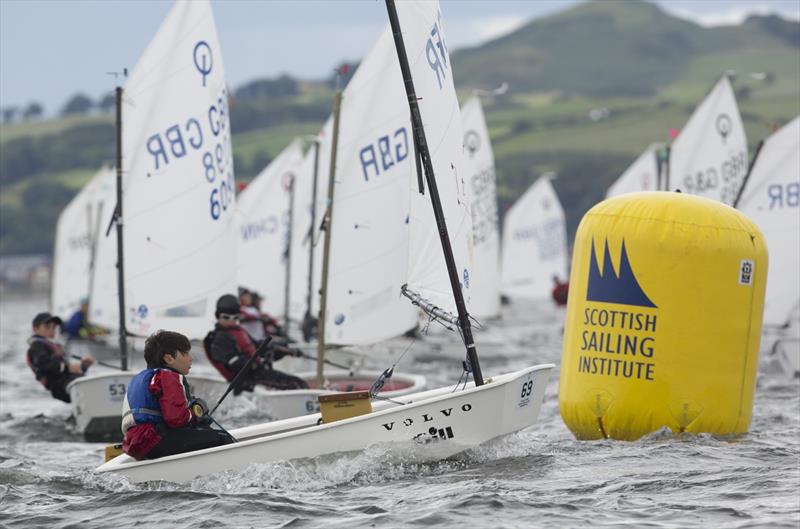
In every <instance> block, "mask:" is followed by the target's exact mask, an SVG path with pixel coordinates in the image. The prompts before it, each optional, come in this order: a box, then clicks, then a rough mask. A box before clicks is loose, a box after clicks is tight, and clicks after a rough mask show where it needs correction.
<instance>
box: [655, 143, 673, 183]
mask: <svg viewBox="0 0 800 529" xmlns="http://www.w3.org/2000/svg"><path fill="white" fill-rule="evenodd" d="M664 152H665V154H664V159H663V164H662V165H661V167H660V168H659V171H658V174H659V176H661V170H662V169H663V171H664V173H663V184H664V187H663V188H662V189H663V190H664V191H669V170H670V163H669V161H670V159H671V158H672V145H667V146H666V147H665V151H664Z"/></svg>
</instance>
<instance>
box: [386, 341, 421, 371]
mask: <svg viewBox="0 0 800 529" xmlns="http://www.w3.org/2000/svg"><path fill="white" fill-rule="evenodd" d="M416 342H417V339H416V338H411V343H410V344H408V347H406V350H405V351H403V354H401V355H400V358H398V359H397V361H396V362H395V363H394V364H392V369H394V368H395V367H396V366H397V364H399V363H400V360H402V359H403V357H404V356H405V355H406V353H407V352H408V351H409V350H411V347H412V346H413V345H414V344H415V343H416Z"/></svg>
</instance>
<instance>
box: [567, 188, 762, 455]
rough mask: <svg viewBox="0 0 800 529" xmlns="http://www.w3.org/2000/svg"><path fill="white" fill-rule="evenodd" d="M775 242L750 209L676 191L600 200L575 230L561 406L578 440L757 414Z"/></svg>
mask: <svg viewBox="0 0 800 529" xmlns="http://www.w3.org/2000/svg"><path fill="white" fill-rule="evenodd" d="M766 274H767V248H766V243H765V242H764V237H763V235H762V234H761V232H760V231H759V229H758V228H757V227H756V225H755V224H754V223H752V222H751V221H750V220H749V219H747V217H745V216H744V215H742V214H741V213H740V212H738V211H736V210H735V209H733V208H730V207H728V206H726V205H724V204H721V203H718V202H715V201H712V200H708V199H705V198H702V197H697V196H692V195H685V194H680V193H665V192H650V193H631V194H627V195H621V196H619V197H615V198H612V199H610V200H606V201H604V202H601V203H600V204H597V205H596V206H594V207H593V208H592V209H591V210H589V212H587V213H586V215H585V216H584V217H583V219H582V220H581V223H580V226H579V227H578V232H577V234H576V236H575V250H574V252H573V258H572V274H571V277H570V293H569V301H568V304H567V314H566V322H565V326H564V349H563V351H562V362H561V380H560V384H559V389H558V400H559V407H560V410H561V417H562V418H563V420H564V422H565V423H566V425H567V427H568V428H569V429H570V430H571V431H572V432H573V433H574V434H575V436H576V437H577V438H578V439H600V438H613V439H625V440H634V439H638V438H639V437H641V436H642V435H645V434H648V433H650V432H653V431H655V430H658V429H659V428H661V427H664V426H666V427H669V428H670V429H672V431H674V432H693V433H697V432H708V433H714V434H737V433H743V432H746V431H747V429H748V427H749V425H750V417H751V414H752V408H753V392H754V389H755V377H756V368H757V365H758V349H759V342H760V336H761V319H762V314H763V310H764V289H765V286H766V279H767V277H766Z"/></svg>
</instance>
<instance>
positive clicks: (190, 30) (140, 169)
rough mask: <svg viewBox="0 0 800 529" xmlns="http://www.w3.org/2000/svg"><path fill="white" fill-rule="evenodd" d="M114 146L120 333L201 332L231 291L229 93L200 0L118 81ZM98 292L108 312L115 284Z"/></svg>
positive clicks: (175, 10)
mask: <svg viewBox="0 0 800 529" xmlns="http://www.w3.org/2000/svg"><path fill="white" fill-rule="evenodd" d="M122 152H123V179H124V183H123V189H122V194H123V225H124V268H125V278H124V279H125V302H126V307H125V312H126V314H125V316H126V322H127V324H126V325H127V327H128V330H129V331H130V332H132V333H134V334H139V335H146V334H149V333H151V332H153V331H155V330H157V329H159V328H164V329H170V330H174V331H178V332H182V333H184V334H186V335H188V336H189V337H190V338H199V337H202V336H203V335H205V333H206V332H207V331H208V329H209V328H210V327H211V326H212V323H213V320H214V317H213V312H214V307H215V302H216V300H217V298H218V297H219V296H221V295H222V294H225V293H231V292H233V291H234V289H235V287H236V237H235V231H234V227H235V226H234V219H233V217H234V215H233V211H234V207H235V203H234V202H235V199H234V175H233V157H232V154H231V144H230V124H229V118H228V93H227V88H226V84H225V75H224V67H223V62H222V54H221V52H220V47H219V41H218V39H217V33H216V29H215V26H214V19H213V15H212V13H211V6H210V4H209V2H208V0H193V1H183V0H179V1H177V2H176V3H175V5H174V6H173V7H172V9H171V10H170V12H169V14H168V15H167V18H166V19H165V20H164V22H163V23H162V25H161V27H160V28H159V30H158V33H157V34H156V36H155V37H154V38H153V40H152V41H151V42H150V45H149V46H148V48H147V49H146V50H145V52H144V54H143V55H142V57H141V58H140V59H139V62H138V63H137V65H136V67H135V68H134V70H133V73H132V74H131V76H130V78H128V80H127V81H126V83H125V87H124V93H123V109H122ZM115 261H116V259H113V260H112V261H110V263H111V264H112V265H113V263H114V262H115ZM104 294H106V295H107V296H109V297H110V296H111V295H113V297H111V298H110V299H109V298H107V299H106V300H105V305H104V306H105V307H106V309H107V310H104V311H103V313H104V314H106V313H109V312H113V311H111V310H110V306H111V305H113V303H112V301H113V302H115V301H116V294H117V289H116V286H114V287H113V290H109V291H106V292H104ZM103 323H105V322H103Z"/></svg>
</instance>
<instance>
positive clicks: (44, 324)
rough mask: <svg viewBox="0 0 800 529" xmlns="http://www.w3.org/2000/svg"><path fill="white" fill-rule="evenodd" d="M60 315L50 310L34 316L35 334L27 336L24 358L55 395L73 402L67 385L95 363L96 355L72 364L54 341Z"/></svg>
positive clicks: (59, 323) (43, 383) (42, 382)
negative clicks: (53, 313)
mask: <svg viewBox="0 0 800 529" xmlns="http://www.w3.org/2000/svg"><path fill="white" fill-rule="evenodd" d="M61 323H62V322H61V318H59V317H58V316H53V315H52V314H50V313H49V312H41V313H39V314H37V315H36V317H34V318H33V336H31V337H30V338H29V339H28V343H29V344H30V347H29V348H28V352H27V354H26V357H25V360H26V361H27V363H28V366H29V367H30V368H31V370H33V373H34V375H36V380H38V381H39V382H40V383H41V384H42V385H43V386H44V387H45V388H47V389H48V390H50V393H51V394H52V395H53V397H54V398H56V399H58V400H63V401H64V402H71V399H70V396H69V393H68V392H67V385H68V384H69V383H70V382H72V381H73V380H75V379H76V378H80V377H82V376H83V375H84V373H86V370H87V369H89V366H90V365H92V364H93V363H94V358H92V357H91V356H88V355H87V356H84V357H82V358H81V361H80V363H74V362H73V363H70V362H69V361H67V356H66V355H65V354H64V349H62V348H61V346H60V345H59V344H57V343H56V342H54V341H53V338H54V337H55V335H56V326H57V325H61Z"/></svg>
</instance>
